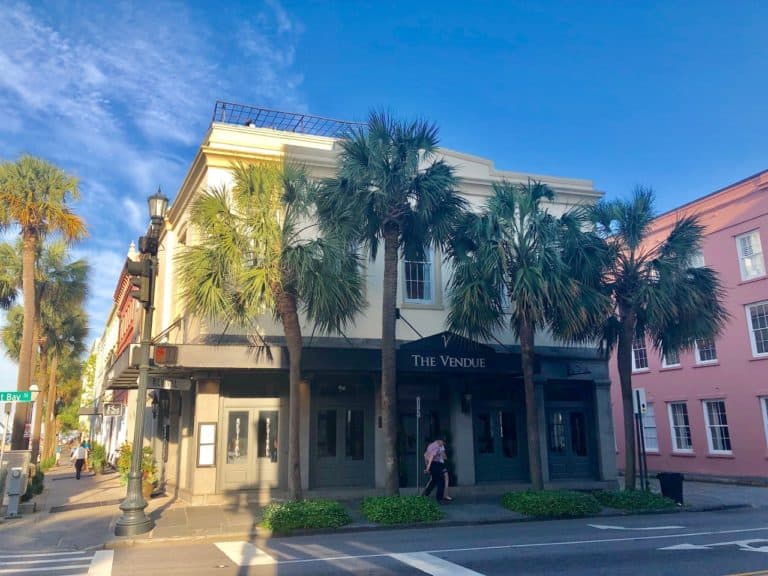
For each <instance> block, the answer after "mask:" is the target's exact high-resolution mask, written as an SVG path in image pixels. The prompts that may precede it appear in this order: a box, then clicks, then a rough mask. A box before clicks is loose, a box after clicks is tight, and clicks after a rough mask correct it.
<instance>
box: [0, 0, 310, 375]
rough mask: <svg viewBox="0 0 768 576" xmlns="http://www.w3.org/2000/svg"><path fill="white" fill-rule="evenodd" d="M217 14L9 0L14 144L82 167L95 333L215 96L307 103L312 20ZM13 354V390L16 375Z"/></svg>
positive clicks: (6, 64)
mask: <svg viewBox="0 0 768 576" xmlns="http://www.w3.org/2000/svg"><path fill="white" fill-rule="evenodd" d="M196 10H197V11H196ZM209 10H217V9H216V8H215V7H214V6H211V7H210V8H209ZM215 16H216V17H215V18H211V13H210V12H209V13H204V12H202V11H200V10H198V9H196V8H194V7H189V6H185V5H184V4H181V3H168V2H164V1H157V2H154V3H152V4H147V3H143V4H141V5H138V4H137V5H134V4H133V3H104V2H98V1H96V0H93V1H85V2H78V3H60V2H57V1H54V0H49V1H36V2H29V3H18V2H13V3H11V2H6V3H0V39H1V40H0V70H1V71H2V72H1V73H0V115H2V117H3V118H4V121H3V122H2V123H0V150H2V153H1V154H2V156H3V157H4V158H6V159H14V158H16V157H17V156H19V155H20V154H21V153H31V154H34V155H38V156H42V157H45V158H47V159H49V160H50V161H52V162H54V163H56V164H58V165H59V166H61V167H63V168H64V169H65V170H67V171H68V172H71V173H74V174H76V175H77V176H78V177H79V178H80V183H81V192H82V194H81V200H80V201H79V202H78V203H77V204H75V205H74V209H75V210H76V211H77V212H78V213H79V214H81V215H82V216H83V217H84V218H85V220H86V223H87V226H88V230H89V238H88V239H87V241H86V242H85V243H84V244H83V245H81V246H80V247H79V248H78V254H82V255H85V256H86V258H87V259H88V260H89V262H90V263H91V266H92V270H93V272H92V285H91V295H90V297H89V300H88V310H89V312H90V316H91V335H92V336H94V335H96V334H98V333H100V332H101V329H102V327H103V324H102V323H103V322H104V321H105V320H106V314H107V313H108V311H109V309H110V307H111V303H112V294H113V291H114V287H115V283H116V281H117V278H118V274H119V272H120V269H121V267H122V264H123V261H124V258H125V253H126V251H127V249H128V245H129V244H130V242H131V241H135V239H136V237H137V236H138V235H140V234H141V233H143V232H144V231H145V230H146V226H147V222H148V216H147V213H146V204H145V202H146V198H147V196H149V195H150V194H152V193H154V191H155V190H156V189H157V186H158V185H161V186H162V188H163V191H164V192H165V193H166V194H167V195H168V196H169V197H171V198H173V196H174V195H175V191H176V188H177V187H178V186H179V185H180V184H181V181H182V179H183V176H184V174H185V172H186V170H187V169H188V167H189V164H190V163H191V161H192V159H193V157H194V151H195V148H196V147H197V145H198V143H199V142H200V141H201V140H202V138H203V136H204V134H205V131H206V129H207V126H208V124H209V123H210V120H211V113H212V111H213V106H214V103H215V101H216V100H217V99H223V100H230V101H235V102H241V103H244V104H253V105H262V106H265V107H271V108H283V109H287V110H305V109H306V105H305V103H304V101H303V98H302V96H301V93H300V86H301V82H302V77H301V75H300V74H298V73H297V72H296V71H295V70H294V68H293V67H294V60H295V54H296V50H297V46H298V42H299V39H300V37H301V33H302V26H301V24H300V23H298V22H295V21H294V20H292V18H291V17H290V15H289V14H288V13H287V12H286V11H285V10H284V9H283V8H282V6H281V5H280V4H279V3H278V2H275V1H273V0H268V1H267V2H266V3H265V4H264V5H263V6H261V8H260V9H256V10H254V9H253V7H252V6H247V7H245V8H243V9H242V10H241V12H240V13H238V11H237V9H235V8H232V9H228V10H227V12H226V13H223V14H221V13H216V15H215ZM214 22H215V23H214ZM2 362H3V358H2V354H0V374H2V376H0V388H1V387H2V384H3V380H2V379H3V378H11V379H12V382H13V386H15V366H14V367H13V369H11V368H9V367H7V366H4V365H3V364H2ZM10 372H12V373H13V374H12V376H10V375H9V373H10Z"/></svg>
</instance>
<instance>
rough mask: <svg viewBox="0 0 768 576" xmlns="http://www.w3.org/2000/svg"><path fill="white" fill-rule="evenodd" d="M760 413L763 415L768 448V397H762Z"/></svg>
mask: <svg viewBox="0 0 768 576" xmlns="http://www.w3.org/2000/svg"><path fill="white" fill-rule="evenodd" d="M759 400H760V412H761V413H762V415H763V432H764V433H765V445H766V447H767V448H768V396H760V398H759Z"/></svg>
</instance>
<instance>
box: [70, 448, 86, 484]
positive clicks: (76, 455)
mask: <svg viewBox="0 0 768 576" xmlns="http://www.w3.org/2000/svg"><path fill="white" fill-rule="evenodd" d="M86 458H88V450H87V449H86V448H85V442H83V443H81V444H80V446H78V447H77V448H75V450H74V452H73V453H72V459H73V460H74V461H75V478H77V479H78V480H80V474H81V472H82V471H83V466H85V460H86Z"/></svg>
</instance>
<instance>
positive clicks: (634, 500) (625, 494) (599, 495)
mask: <svg viewBox="0 0 768 576" xmlns="http://www.w3.org/2000/svg"><path fill="white" fill-rule="evenodd" d="M594 496H595V498H596V499H597V501H598V502H600V504H602V505H603V506H608V507H609V508H619V509H621V510H663V509H664V508H674V507H675V502H674V501H673V500H670V499H669V498H666V497H664V496H662V495H661V494H654V493H653V492H646V491H645V490H599V491H597V492H595V493H594Z"/></svg>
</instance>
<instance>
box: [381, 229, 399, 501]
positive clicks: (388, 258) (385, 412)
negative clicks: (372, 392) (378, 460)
mask: <svg viewBox="0 0 768 576" xmlns="http://www.w3.org/2000/svg"><path fill="white" fill-rule="evenodd" d="M397 238H398V236H397V231H396V230H395V231H389V230H385V233H384V285H383V294H382V306H381V423H382V428H383V432H384V490H385V492H386V494H387V495H388V496H396V495H398V494H400V476H399V474H398V470H397V425H396V423H395V419H396V417H397V379H396V377H397V375H396V370H397V365H396V358H395V346H396V343H395V321H396V319H395V301H396V298H397V253H398V241H397Z"/></svg>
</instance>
